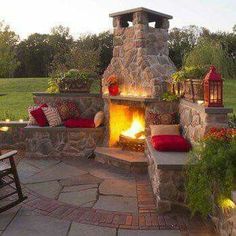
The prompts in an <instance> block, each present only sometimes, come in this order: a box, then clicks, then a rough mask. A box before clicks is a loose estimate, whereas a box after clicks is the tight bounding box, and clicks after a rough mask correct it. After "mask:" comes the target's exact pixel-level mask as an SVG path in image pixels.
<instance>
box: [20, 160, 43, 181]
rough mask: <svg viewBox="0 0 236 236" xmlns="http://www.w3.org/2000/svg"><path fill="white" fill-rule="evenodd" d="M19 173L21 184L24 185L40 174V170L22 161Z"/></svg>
mask: <svg viewBox="0 0 236 236" xmlns="http://www.w3.org/2000/svg"><path fill="white" fill-rule="evenodd" d="M17 171H18V175H19V178H20V180H21V182H23V183H24V182H25V181H26V180H27V179H28V178H29V177H31V176H32V175H35V174H36V173H38V172H39V171H40V169H39V168H37V167H35V166H32V165H30V164H28V163H27V162H25V161H24V160H22V161H20V163H19V164H18V165H17Z"/></svg>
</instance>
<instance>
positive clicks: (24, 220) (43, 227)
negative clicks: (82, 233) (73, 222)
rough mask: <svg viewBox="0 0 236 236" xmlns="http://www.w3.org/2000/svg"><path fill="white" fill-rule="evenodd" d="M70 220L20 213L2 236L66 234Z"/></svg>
mask: <svg viewBox="0 0 236 236" xmlns="http://www.w3.org/2000/svg"><path fill="white" fill-rule="evenodd" d="M69 226H70V222H67V221H62V220H58V219H55V218H52V217H48V216H41V215H33V214H31V215H29V214H24V213H23V214H22V213H19V214H17V215H16V217H15V218H14V219H13V221H12V222H11V223H10V225H9V226H8V227H7V229H6V230H5V231H4V232H3V234H2V236H55V235H58V236H59V235H60V236H66V234H67V232H68V230H69Z"/></svg>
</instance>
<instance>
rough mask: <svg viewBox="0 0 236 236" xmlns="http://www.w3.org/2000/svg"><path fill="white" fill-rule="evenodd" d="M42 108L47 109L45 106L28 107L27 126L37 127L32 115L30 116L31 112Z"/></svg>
mask: <svg viewBox="0 0 236 236" xmlns="http://www.w3.org/2000/svg"><path fill="white" fill-rule="evenodd" d="M42 107H47V104H42V105H39V106H38V105H35V106H30V107H29V108H28V116H29V123H28V124H29V125H38V122H37V121H36V120H35V118H34V117H33V115H32V114H31V111H33V110H36V109H38V108H42Z"/></svg>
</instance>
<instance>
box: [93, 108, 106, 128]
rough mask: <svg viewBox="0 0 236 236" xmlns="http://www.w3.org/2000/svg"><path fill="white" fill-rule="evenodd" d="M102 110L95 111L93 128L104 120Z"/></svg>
mask: <svg viewBox="0 0 236 236" xmlns="http://www.w3.org/2000/svg"><path fill="white" fill-rule="evenodd" d="M104 118H105V115H104V112H103V111H99V112H97V113H96V115H95V117H94V124H95V128H97V127H98V126H100V125H101V124H102V123H103V122H104Z"/></svg>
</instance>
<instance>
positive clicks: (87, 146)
mask: <svg viewBox="0 0 236 236" xmlns="http://www.w3.org/2000/svg"><path fill="white" fill-rule="evenodd" d="M24 131H25V132H24V133H25V143H26V157H30V158H42V157H44V158H45V157H46V158H47V157H49V158H51V157H56V158H83V157H89V156H91V155H92V154H93V151H94V150H95V148H96V146H100V145H102V143H103V138H104V127H98V128H66V127H63V126H61V127H38V126H26V127H25V128H24Z"/></svg>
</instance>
